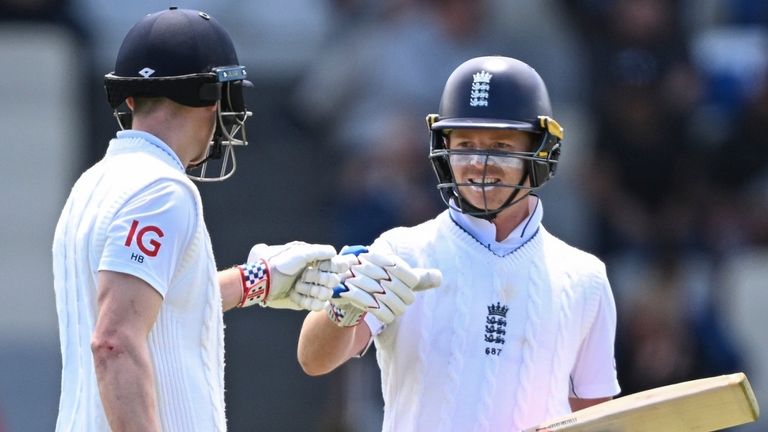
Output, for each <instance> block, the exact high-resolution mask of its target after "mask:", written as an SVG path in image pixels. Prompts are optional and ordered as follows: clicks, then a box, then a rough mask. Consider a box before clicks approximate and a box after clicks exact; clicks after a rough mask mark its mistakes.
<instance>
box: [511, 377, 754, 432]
mask: <svg viewBox="0 0 768 432" xmlns="http://www.w3.org/2000/svg"><path fill="white" fill-rule="evenodd" d="M759 416H760V408H759V407H758V405H757V401H756V400H755V394H754V393H753V392H752V387H751V386H750V385H749V380H747V376H746V375H744V373H741V372H739V373H734V374H730V375H722V376H716V377H711V378H703V379H697V380H692V381H686V382H682V383H679V384H672V385H668V386H664V387H658V388H655V389H651V390H646V391H642V392H638V393H635V394H631V395H627V396H623V397H620V398H616V399H613V400H610V401H607V402H603V403H601V404H598V405H594V406H591V407H589V408H585V409H583V410H579V411H576V412H573V413H571V414H568V415H565V416H562V417H558V418H555V419H551V420H549V421H547V422H545V423H543V424H540V425H538V426H535V427H532V428H529V429H526V430H524V431H523V432H536V431H552V432H711V431H717V430H720V429H723V428H728V427H732V426H737V425H740V424H744V423H750V422H753V421H755V420H757V418H758V417H759Z"/></svg>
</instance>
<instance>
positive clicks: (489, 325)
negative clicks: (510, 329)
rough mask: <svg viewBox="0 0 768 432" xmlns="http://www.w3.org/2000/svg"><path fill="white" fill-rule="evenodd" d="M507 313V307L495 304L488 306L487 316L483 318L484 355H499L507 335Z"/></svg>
mask: <svg viewBox="0 0 768 432" xmlns="http://www.w3.org/2000/svg"><path fill="white" fill-rule="evenodd" d="M507 311H509V307H507V306H506V305H503V304H501V302H496V304H491V305H489V306H488V315H487V316H486V318H485V342H486V343H488V344H489V345H488V346H486V347H485V354H486V355H500V354H501V348H502V346H503V345H504V337H505V335H506V334H507Z"/></svg>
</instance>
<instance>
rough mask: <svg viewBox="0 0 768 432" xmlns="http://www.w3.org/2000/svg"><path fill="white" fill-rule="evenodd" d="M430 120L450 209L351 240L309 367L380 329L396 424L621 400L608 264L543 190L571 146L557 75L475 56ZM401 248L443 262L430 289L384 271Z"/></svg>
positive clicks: (424, 264) (487, 422)
mask: <svg viewBox="0 0 768 432" xmlns="http://www.w3.org/2000/svg"><path fill="white" fill-rule="evenodd" d="M427 124H428V127H429V133H430V152H429V160H430V162H431V164H432V166H433V168H434V171H435V174H436V175H437V181H438V184H437V188H438V190H439V192H440V194H441V195H442V198H443V200H444V201H445V204H446V205H447V209H446V210H445V211H444V212H442V213H441V214H439V215H438V216H437V217H435V218H434V219H432V220H429V221H426V222H424V223H422V224H420V225H417V226H414V227H399V228H394V229H392V230H389V231H387V232H385V233H383V234H382V235H381V236H379V237H378V239H376V240H375V241H374V242H373V244H372V245H370V247H368V248H362V249H361V248H357V249H349V250H345V251H342V256H347V257H348V263H349V264H350V266H351V267H350V270H349V272H348V273H347V275H346V279H345V280H344V288H343V289H338V290H336V292H335V294H334V295H333V297H332V298H331V299H330V300H329V301H328V303H327V305H326V310H325V311H314V312H310V313H309V315H308V316H307V317H306V319H305V321H304V324H303V327H302V330H301V335H300V339H299V344H298V360H299V363H300V364H301V365H302V367H303V369H304V371H305V372H306V373H308V374H309V375H321V374H325V373H328V372H330V371H332V370H334V369H336V368H337V367H339V366H340V365H342V364H344V363H345V362H346V361H348V360H349V359H350V358H353V357H357V356H361V355H362V354H363V353H364V352H365V351H366V348H367V347H368V346H369V344H370V343H371V341H373V343H375V346H376V355H377V361H378V365H379V368H380V370H381V384H382V394H383V398H384V404H385V405H384V423H383V425H382V430H383V431H388V432H389V431H397V432H403V431H427V430H429V431H441V432H445V431H457V432H458V431H462V432H464V431H500V430H505V431H515V430H523V429H525V428H526V427H530V426H533V425H536V424H541V423H542V422H544V421H545V420H547V419H549V418H554V417H556V416H558V415H563V414H567V413H569V412H571V411H572V410H578V409H581V408H585V407H588V406H591V405H595V404H598V403H601V402H603V401H606V400H609V399H611V398H612V397H613V396H615V395H616V394H618V393H619V391H620V388H619V384H618V380H617V376H616V369H615V360H614V339H615V332H616V309H615V303H614V299H613V295H612V293H611V288H610V284H609V282H608V278H607V276H606V270H605V266H604V264H603V263H602V262H601V261H600V260H599V259H598V258H596V257H595V256H593V255H590V254H589V253H586V252H584V251H581V250H579V249H577V248H575V247H572V246H570V245H568V244H566V243H564V242H563V241H561V240H559V239H558V238H556V237H555V236H554V235H553V234H551V233H550V232H549V231H547V230H546V229H545V227H544V225H543V224H542V217H543V214H544V205H543V203H542V200H541V199H540V198H539V197H538V196H537V195H536V194H535V192H536V191H537V190H538V189H539V188H541V187H542V186H544V184H546V183H547V182H548V181H549V180H550V179H551V178H552V177H553V176H554V174H555V172H556V169H557V164H558V162H559V159H560V153H561V150H562V148H563V129H562V128H561V126H560V125H559V124H558V122H557V121H556V120H555V119H554V117H553V114H552V108H551V104H550V99H549V95H548V92H547V88H546V86H545V84H544V82H543V80H542V78H541V77H540V76H539V74H538V73H537V72H536V71H535V70H534V69H533V68H532V67H531V66H529V65H527V64H525V63H523V62H521V61H518V60H516V59H513V58H508V57H500V56H489V57H478V58H473V59H470V60H468V61H466V62H464V63H463V64H461V65H460V66H458V67H457V68H456V69H455V70H454V71H453V73H452V74H451V75H450V77H449V78H448V80H447V82H446V83H445V87H444V90H443V94H442V98H441V101H440V107H439V112H438V113H437V114H431V115H429V116H428V117H427ZM386 255H396V256H398V257H400V258H401V259H402V261H403V262H404V264H406V265H407V266H409V267H410V268H411V270H413V269H416V268H426V269H429V268H433V269H439V270H440V271H441V272H442V277H440V275H439V274H438V273H436V272H434V271H432V272H426V273H424V274H421V275H410V277H406V278H405V279H410V280H411V281H412V282H414V281H415V282H416V283H413V284H412V286H413V287H414V288H415V290H408V289H404V288H405V287H404V286H402V284H399V283H395V284H392V285H391V286H388V284H387V283H380V284H372V283H370V280H374V281H376V280H382V276H383V277H384V279H386V275H381V274H376V271H378V270H381V269H384V270H385V271H386V272H390V273H396V272H397V269H398V268H399V267H400V264H398V262H395V261H392V262H389V263H386V262H382V259H381V256H386ZM401 276H402V275H401ZM377 278H378V279H377ZM395 279H396V278H392V280H395ZM400 279H403V278H402V277H400ZM435 285H439V286H438V287H437V288H435V289H430V290H421V289H422V288H427V287H432V286H435ZM379 288H383V289H381V290H380V291H377V289H379Z"/></svg>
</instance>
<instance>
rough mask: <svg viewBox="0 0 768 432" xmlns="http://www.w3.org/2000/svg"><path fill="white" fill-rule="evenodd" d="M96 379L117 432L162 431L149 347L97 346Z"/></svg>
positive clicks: (110, 420)
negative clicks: (121, 347)
mask: <svg viewBox="0 0 768 432" xmlns="http://www.w3.org/2000/svg"><path fill="white" fill-rule="evenodd" d="M93 357H94V366H95V369H96V379H97V382H98V385H99V393H100V395H101V401H102V403H103V405H104V411H105V412H106V415H107V419H108V420H109V425H110V428H111V429H112V430H113V431H114V432H128V431H160V421H159V417H158V413H157V399H156V391H155V381H154V373H153V367H152V362H151V360H150V358H149V352H148V349H147V347H146V344H140V345H139V346H136V347H134V348H133V349H120V348H119V347H116V346H109V345H108V344H95V345H94V346H93Z"/></svg>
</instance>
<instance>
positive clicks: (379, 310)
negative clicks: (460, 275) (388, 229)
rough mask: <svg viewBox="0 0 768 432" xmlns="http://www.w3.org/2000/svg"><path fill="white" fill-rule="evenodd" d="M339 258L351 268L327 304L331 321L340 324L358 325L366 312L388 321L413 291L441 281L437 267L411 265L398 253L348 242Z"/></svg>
mask: <svg viewBox="0 0 768 432" xmlns="http://www.w3.org/2000/svg"><path fill="white" fill-rule="evenodd" d="M336 259H337V260H338V261H347V262H348V263H349V271H348V272H347V274H346V276H345V277H344V278H342V279H343V281H342V284H341V285H340V286H338V287H337V288H336V289H334V293H333V296H332V297H331V299H330V300H329V301H328V303H327V304H326V311H327V313H328V317H329V318H330V320H331V321H333V322H334V323H336V325H338V326H340V327H352V326H355V325H358V324H359V323H360V322H361V321H362V319H363V317H364V316H365V314H366V313H368V312H370V313H372V314H373V315H374V316H375V317H376V318H377V319H378V320H379V321H381V322H382V323H383V324H389V323H391V322H392V321H394V319H395V318H396V317H397V316H399V315H401V314H402V313H403V312H405V309H406V307H407V306H408V305H410V304H411V303H413V301H414V300H415V295H414V291H421V290H426V289H429V288H434V287H437V286H439V285H440V283H441V282H442V273H440V271H439V270H437V269H421V268H411V267H410V266H409V265H408V264H407V263H406V262H405V261H403V260H402V259H401V258H400V257H398V256H397V255H392V254H389V255H384V254H380V253H376V252H371V251H369V250H368V249H367V248H365V247H362V246H352V247H349V246H345V247H344V248H343V249H342V251H341V255H340V256H339V257H338V258H336Z"/></svg>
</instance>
